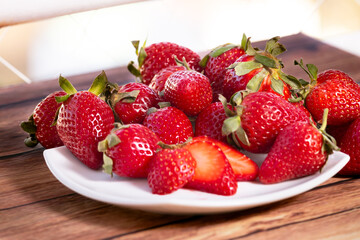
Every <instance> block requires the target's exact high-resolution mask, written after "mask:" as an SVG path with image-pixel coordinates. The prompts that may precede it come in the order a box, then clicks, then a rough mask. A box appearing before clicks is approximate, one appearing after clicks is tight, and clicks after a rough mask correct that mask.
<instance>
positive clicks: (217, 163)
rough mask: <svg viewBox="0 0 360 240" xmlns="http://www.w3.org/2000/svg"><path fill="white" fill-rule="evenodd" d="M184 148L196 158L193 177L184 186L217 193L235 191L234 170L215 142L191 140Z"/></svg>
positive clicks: (229, 193) (230, 193) (225, 193)
mask: <svg viewBox="0 0 360 240" xmlns="http://www.w3.org/2000/svg"><path fill="white" fill-rule="evenodd" d="M185 148H186V149H188V150H189V151H190V153H191V155H192V156H193V157H194V159H195V160H196V168H195V174H194V176H193V179H192V180H190V181H189V183H188V184H186V185H185V187H187V188H191V189H196V190H200V191H204V192H208V193H215V194H219V195H233V194H235V193H236V190H237V183H236V178H235V174H234V171H233V169H232V168H231V165H230V163H229V161H228V159H227V158H226V156H225V154H224V153H223V152H222V150H221V149H220V148H219V147H218V146H217V145H216V144H215V143H212V142H209V141H193V142H190V143H188V144H187V145H186V146H185Z"/></svg>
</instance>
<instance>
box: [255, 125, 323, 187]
mask: <svg viewBox="0 0 360 240" xmlns="http://www.w3.org/2000/svg"><path fill="white" fill-rule="evenodd" d="M322 145H323V137H322V135H321V133H320V132H319V131H318V130H317V129H316V128H314V127H313V126H312V125H311V124H310V123H308V122H302V121H299V122H295V123H293V124H290V125H288V126H287V127H285V128H284V129H283V130H282V131H281V132H280V133H279V135H278V136H277V138H276V141H275V143H274V145H273V146H272V148H271V150H270V152H269V154H268V155H267V157H266V158H265V160H264V162H263V163H262V165H261V167H260V172H259V180H260V182H261V183H264V184H272V183H278V182H283V181H286V180H290V179H295V178H300V177H304V176H309V175H312V174H314V173H316V172H318V171H319V170H320V169H321V167H322V166H323V165H324V164H325V162H326V158H327V153H326V152H323V151H322V150H321V148H322Z"/></svg>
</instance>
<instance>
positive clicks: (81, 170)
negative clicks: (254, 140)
mask: <svg viewBox="0 0 360 240" xmlns="http://www.w3.org/2000/svg"><path fill="white" fill-rule="evenodd" d="M264 157H265V155H264V154H262V155H252V158H253V159H254V160H255V161H257V162H259V161H260V162H261V161H262V160H263V159H264ZM44 158H45V161H46V164H47V165H48V167H49V169H50V171H51V172H52V173H53V174H54V176H55V177H56V178H57V179H58V180H59V181H60V182H61V183H63V184H64V185H65V186H66V187H68V188H70V189H71V190H73V191H75V192H77V193H79V194H82V195H84V196H86V197H89V198H91V199H95V200H98V201H102V202H105V203H109V204H114V205H119V206H123V207H129V208H135V209H141V210H145V211H152V212H160V213H172V214H210V213H220V212H230V211H235V210H242V209H247V208H252V207H256V206H260V205H264V204H268V203H272V202H275V201H279V200H283V199H286V198H289V197H292V196H295V195H298V194H300V193H303V192H305V191H308V190H310V189H312V188H314V187H316V186H318V185H319V184H321V183H323V182H325V181H326V180H328V179H329V178H331V177H332V176H334V175H335V174H336V173H337V172H338V171H339V170H340V169H341V168H342V167H343V166H345V164H346V163H347V162H348V161H349V156H348V155H346V154H344V153H342V152H334V153H333V154H332V155H331V156H330V157H329V159H328V161H327V163H326V165H325V166H324V168H323V169H322V171H321V173H320V172H319V173H317V174H314V175H312V176H308V177H304V178H300V179H296V180H291V181H286V182H282V183H277V184H271V185H264V184H260V183H257V182H239V183H238V190H237V193H236V194H235V195H233V196H219V195H215V194H209V193H204V192H199V191H195V190H188V189H179V190H178V191H176V192H174V193H171V194H168V195H155V194H152V193H151V190H150V188H149V187H148V184H147V181H146V179H131V178H122V177H118V176H114V177H113V178H111V177H110V176H109V175H108V174H106V173H103V172H102V171H101V170H98V171H95V170H91V169H89V168H88V167H86V166H85V165H84V164H82V163H81V162H80V161H79V160H77V159H76V158H75V157H74V156H73V155H72V154H71V152H70V151H69V150H67V148H65V147H59V148H53V149H48V150H45V151H44Z"/></svg>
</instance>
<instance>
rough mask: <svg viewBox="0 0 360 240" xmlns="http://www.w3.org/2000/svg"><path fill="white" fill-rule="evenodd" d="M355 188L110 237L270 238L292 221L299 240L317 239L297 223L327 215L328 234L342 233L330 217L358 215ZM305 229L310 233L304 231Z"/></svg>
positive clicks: (359, 227)
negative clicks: (330, 229)
mask: <svg viewBox="0 0 360 240" xmlns="http://www.w3.org/2000/svg"><path fill="white" fill-rule="evenodd" d="M359 187H360V179H352V180H349V181H345V182H342V183H341V184H337V185H332V186H331V187H322V188H318V189H315V190H312V191H310V192H307V193H304V194H301V195H298V196H296V197H293V198H290V199H287V200H284V201H281V202H278V203H274V204H270V205H267V206H263V207H258V208H255V209H250V210H247V211H242V212H234V213H229V214H219V215H210V216H202V217H199V218H196V219H194V220H192V221H186V222H182V223H178V224H168V225H165V226H161V227H159V228H154V229H149V230H147V231H140V232H137V233H130V234H128V235H122V236H118V237H117V236H115V238H114V239H127V240H131V239H157V238H158V237H159V236H161V238H162V239H238V238H239V239H242V238H245V239H246V237H250V236H255V237H254V239H270V238H267V234H268V233H269V232H271V231H274V230H276V229H278V228H282V227H284V229H286V227H288V226H296V224H299V225H298V230H299V231H301V233H303V234H304V235H303V237H304V238H303V239H318V238H312V236H311V234H312V232H311V231H310V228H311V226H312V225H311V224H304V225H303V224H301V223H311V222H316V221H317V220H318V219H321V218H323V219H326V218H328V220H327V221H328V222H332V225H333V227H334V229H332V233H334V234H335V235H334V236H335V237H336V233H338V234H340V233H342V230H343V229H342V224H341V225H340V224H339V222H336V221H335V219H336V217H335V218H334V222H333V221H332V220H331V219H330V218H331V216H336V215H341V214H343V213H351V214H352V215H360V198H359V196H360V195H359V194H360V189H359ZM344 196H346V197H344ZM358 218H359V217H358ZM358 218H357V219H358ZM329 219H330V220H329ZM355 220H356V219H355ZM317 226H318V225H317ZM306 227H309V229H307V228H306ZM289 228H290V227H289ZM326 228H327V227H326V225H325V226H323V227H322V229H323V231H324V233H322V231H316V232H317V236H319V237H323V236H327V233H326V231H325V230H326ZM308 230H309V231H310V232H307V231H308ZM350 230H351V231H354V232H352V233H351V234H358V235H357V236H360V222H355V223H353V224H352V226H351V227H350ZM313 231H314V230H313ZM279 234H280V233H279ZM283 234H284V235H280V237H279V238H278V237H277V236H278V235H277V233H275V234H274V236H276V239H289V238H282V237H281V236H286V235H285V234H286V231H284V232H283ZM288 234H290V232H288ZM322 234H323V235H322ZM349 234H350V233H349ZM291 239H292V238H291Z"/></svg>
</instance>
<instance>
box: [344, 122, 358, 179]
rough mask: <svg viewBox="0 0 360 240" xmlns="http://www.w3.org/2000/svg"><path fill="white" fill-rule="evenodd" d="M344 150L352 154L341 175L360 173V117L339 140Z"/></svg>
mask: <svg viewBox="0 0 360 240" xmlns="http://www.w3.org/2000/svg"><path fill="white" fill-rule="evenodd" d="M339 147H340V149H341V151H342V152H344V153H346V154H348V155H349V156H350V161H349V162H348V163H347V164H346V165H345V167H344V168H343V169H341V170H340V172H339V174H340V175H353V176H355V175H357V176H358V175H360V117H359V118H357V119H356V120H355V121H354V122H353V123H351V125H350V126H349V127H348V129H347V131H346V133H345V134H344V136H343V137H342V138H341V140H340V142H339Z"/></svg>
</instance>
